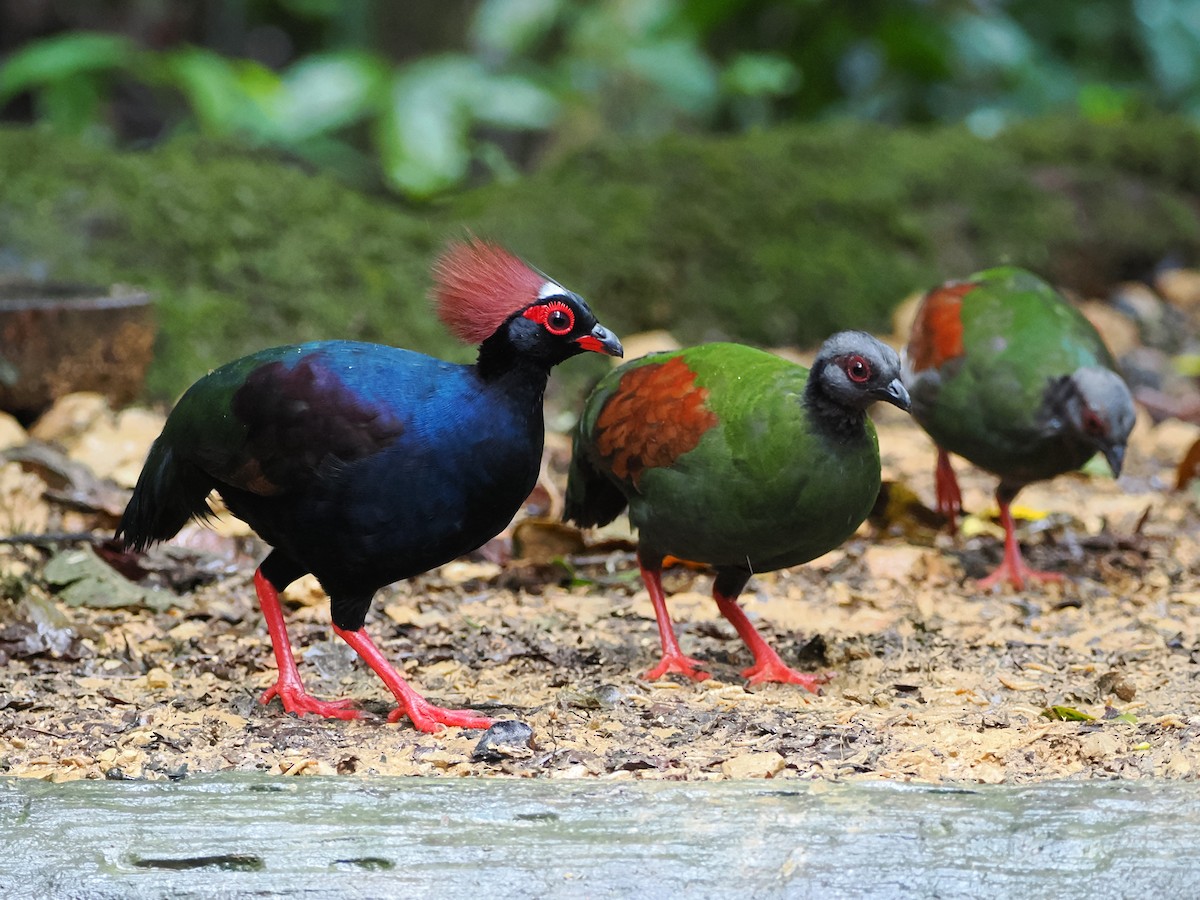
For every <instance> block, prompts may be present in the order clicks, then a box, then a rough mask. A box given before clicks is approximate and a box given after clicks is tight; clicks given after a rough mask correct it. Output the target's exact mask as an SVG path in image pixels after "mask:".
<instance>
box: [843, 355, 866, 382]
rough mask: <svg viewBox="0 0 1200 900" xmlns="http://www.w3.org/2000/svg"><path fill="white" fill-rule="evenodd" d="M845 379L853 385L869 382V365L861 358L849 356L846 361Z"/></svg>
mask: <svg viewBox="0 0 1200 900" xmlns="http://www.w3.org/2000/svg"><path fill="white" fill-rule="evenodd" d="M846 377H847V378H849V379H850V380H851V381H853V382H854V383H855V384H863V383H864V382H867V381H870V380H871V364H870V363H869V362H867V361H866V360H865V359H863V358H862V357H861V356H858V355H855V356H851V357H850V358H849V359H847V360H846Z"/></svg>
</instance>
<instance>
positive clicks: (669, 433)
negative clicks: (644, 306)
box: [594, 356, 719, 486]
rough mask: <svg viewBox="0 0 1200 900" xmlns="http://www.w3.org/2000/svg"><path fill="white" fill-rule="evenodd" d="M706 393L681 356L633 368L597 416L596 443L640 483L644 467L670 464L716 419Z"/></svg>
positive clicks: (621, 472)
mask: <svg viewBox="0 0 1200 900" xmlns="http://www.w3.org/2000/svg"><path fill="white" fill-rule="evenodd" d="M707 399H708V390H707V389H706V388H703V387H700V386H699V385H697V384H696V373H695V372H693V371H692V370H691V369H690V368H688V364H687V363H686V362H685V361H684V360H683V358H682V357H678V356H676V357H674V358H673V359H669V360H667V361H666V362H664V363H652V364H649V365H645V366H638V367H637V368H635V369H630V370H629V371H628V372H626V373H625V375H623V376H622V377H621V382H620V384H619V385H618V386H617V390H616V392H615V393H614V394H613V395H612V396H611V397H609V398H608V402H607V403H605V404H604V409H603V410H601V412H600V416H599V417H598V418H597V419H596V427H595V432H594V433H595V444H596V449H597V451H599V453H600V455H601V456H602V457H603V458H604V459H606V460H608V463H609V466H610V467H611V468H612V471H613V474H614V475H616V476H617V477H618V478H620V479H622V480H628V481H631V482H632V483H633V484H634V485H635V486H636V485H637V484H638V482H639V481H640V479H641V476H642V473H643V472H644V471H646V470H647V469H655V468H661V467H665V466H670V465H671V464H672V463H674V462H675V460H677V459H679V457H681V456H683V454H685V453H687V452H688V451H689V450H694V449H695V447H696V445H697V444H699V443H700V439H701V438H702V437H704V434H705V432H707V431H708V430H709V429H710V428H712V427H713V426H715V425H716V424H717V422H718V421H719V420H718V418H717V414H716V413H714V412H713V411H712V410H711V409H709V408H708V406H707V405H706V401H707Z"/></svg>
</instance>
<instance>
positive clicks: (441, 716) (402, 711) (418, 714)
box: [388, 697, 492, 734]
mask: <svg viewBox="0 0 1200 900" xmlns="http://www.w3.org/2000/svg"><path fill="white" fill-rule="evenodd" d="M405 716H408V717H409V719H411V720H412V723H413V728H415V729H417V731H424V732H426V733H429V734H432V733H434V732H436V731H441V730H442V728H443V727H444V726H446V725H451V726H453V727H455V728H491V727H492V720H491V719H489V718H488V717H487V716H481V715H479V714H478V713H474V712H471V711H470V710H468V709H444V708H442V707H440V706H434V705H433V704H432V703H430V702H429V701H428V700H426V699H425V698H424V697H416V698H415V699H414V698H412V697H409V698H407V700H406V702H405V705H403V706H397V707H396V708H395V709H393V710H392V711H391V712H390V713H388V721H389V722H398V721H400V720H401V719H403V718H404V717H405Z"/></svg>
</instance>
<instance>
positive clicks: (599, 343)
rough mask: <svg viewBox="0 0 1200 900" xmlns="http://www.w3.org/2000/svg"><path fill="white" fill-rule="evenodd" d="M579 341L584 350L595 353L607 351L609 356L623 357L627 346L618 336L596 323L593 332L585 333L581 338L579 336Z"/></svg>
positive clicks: (577, 340)
mask: <svg viewBox="0 0 1200 900" xmlns="http://www.w3.org/2000/svg"><path fill="white" fill-rule="evenodd" d="M575 343H577V344H578V345H579V346H580V347H582V348H583V349H584V350H591V351H592V352H593V353H607V354H608V355H609V356H616V357H623V356H624V355H625V348H624V347H622V346H621V342H620V341H619V340H617V336H616V335H615V334H613V333H612V332H611V331H609V330H608V329H607V328H605V327H604V326H603V325H601V324H600V323H599V322H597V323H596V327H595V328H593V329H592V333H591V334H585V335H584V336H583V337H581V338H577V339H576V341H575Z"/></svg>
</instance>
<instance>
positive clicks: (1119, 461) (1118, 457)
mask: <svg viewBox="0 0 1200 900" xmlns="http://www.w3.org/2000/svg"><path fill="white" fill-rule="evenodd" d="M1100 452H1101V453H1103V454H1104V458H1105V459H1106V460H1108V467H1109V468H1110V469H1112V473H1113V478H1119V477H1120V475H1121V466H1122V465H1124V464H1125V445H1124V444H1110V445H1109V446H1106V447H1101V448H1100Z"/></svg>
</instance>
